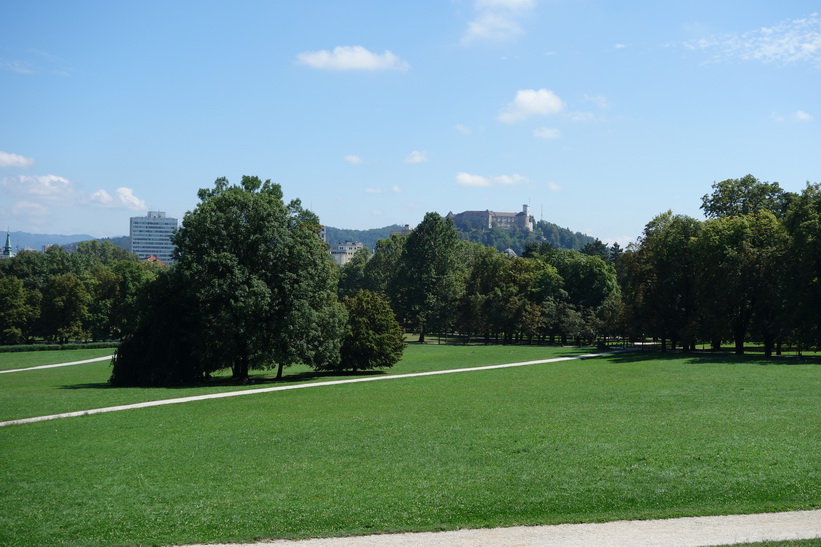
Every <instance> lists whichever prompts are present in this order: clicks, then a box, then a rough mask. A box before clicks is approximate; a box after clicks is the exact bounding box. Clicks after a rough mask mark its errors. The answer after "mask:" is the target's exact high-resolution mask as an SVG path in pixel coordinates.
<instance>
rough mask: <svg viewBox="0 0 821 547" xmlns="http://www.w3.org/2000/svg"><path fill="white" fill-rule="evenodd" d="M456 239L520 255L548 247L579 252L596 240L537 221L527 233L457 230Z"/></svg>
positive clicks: (480, 229)
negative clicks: (457, 235) (542, 245)
mask: <svg viewBox="0 0 821 547" xmlns="http://www.w3.org/2000/svg"><path fill="white" fill-rule="evenodd" d="M456 229H457V231H458V232H459V238H460V239H462V240H464V241H471V242H474V243H481V244H482V245H485V246H488V247H494V248H495V249H497V250H499V251H504V250H506V249H513V251H514V252H515V253H516V254H517V255H519V256H521V255H522V254H523V253H525V252H526V250H527V249H528V248H532V246H533V245H537V246H538V245H540V244H547V245H550V246H551V247H553V248H556V249H577V250H578V249H581V248H582V247H584V246H585V245H587V244H591V243H594V241H595V239H594V238H592V237H590V236H588V235H585V234H582V233H580V232H572V231H571V230H569V229H568V228H560V227H559V226H557V225H556V224H553V223H551V222H546V221H544V220H540V221H539V222H537V223H536V226H535V227H534V230H533V231H532V232H528V231H525V230H521V229H519V228H513V229H504V228H497V227H493V228H490V229H487V228H481V227H475V228H472V229H471V228H460V227H457V228H456Z"/></svg>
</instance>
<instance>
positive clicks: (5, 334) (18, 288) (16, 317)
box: [0, 276, 40, 344]
mask: <svg viewBox="0 0 821 547" xmlns="http://www.w3.org/2000/svg"><path fill="white" fill-rule="evenodd" d="M38 294H39V293H38ZM39 311H40V308H39V301H37V302H36V303H35V305H32V302H31V297H30V295H29V293H28V291H26V289H25V287H24V286H23V282H22V281H20V280H19V279H17V278H16V277H11V276H4V277H0V344H19V343H21V342H23V341H25V340H26V338H27V337H28V335H29V330H30V325H31V323H32V320H33V319H35V318H36V317H37V316H38V315H39Z"/></svg>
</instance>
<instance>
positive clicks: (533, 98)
mask: <svg viewBox="0 0 821 547" xmlns="http://www.w3.org/2000/svg"><path fill="white" fill-rule="evenodd" d="M563 109H564V102H562V100H561V99H560V98H559V97H558V96H557V95H556V94H555V93H553V92H552V91H550V90H549V89H522V90H520V91H517V92H516V98H515V99H513V102H510V103H508V104H507V105H505V107H504V108H503V109H502V111H501V112H500V113H499V116H498V117H497V119H498V120H499V121H500V122H504V123H516V122H521V121H524V120H526V119H527V118H530V117H531V116H547V115H550V114H558V113H559V112H561V111H562V110H563Z"/></svg>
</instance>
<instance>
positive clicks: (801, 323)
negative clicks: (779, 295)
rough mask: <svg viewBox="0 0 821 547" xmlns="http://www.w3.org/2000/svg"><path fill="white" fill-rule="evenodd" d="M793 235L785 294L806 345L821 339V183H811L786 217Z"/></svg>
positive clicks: (787, 263) (802, 340)
mask: <svg viewBox="0 0 821 547" xmlns="http://www.w3.org/2000/svg"><path fill="white" fill-rule="evenodd" d="M785 223H786V228H787V230H788V232H789V235H790V246H789V252H788V253H787V256H786V260H785V264H786V271H785V276H784V282H785V285H786V291H785V297H786V299H787V302H788V303H789V309H790V310H792V312H791V314H790V315H791V324H792V326H793V329H794V336H795V337H796V338H797V340H798V341H799V342H800V343H802V345H805V346H806V345H810V344H818V343H819V342H821V184H807V187H806V188H805V189H804V190H803V191H802V192H801V195H800V196H798V197H797V198H796V200H795V202H794V203H793V205H792V207H791V208H790V211H789V214H788V215H787V218H786V220H785Z"/></svg>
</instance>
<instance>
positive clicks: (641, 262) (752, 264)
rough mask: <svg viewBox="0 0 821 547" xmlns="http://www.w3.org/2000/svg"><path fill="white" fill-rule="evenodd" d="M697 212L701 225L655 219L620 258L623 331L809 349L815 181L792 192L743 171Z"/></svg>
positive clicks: (820, 226)
mask: <svg viewBox="0 0 821 547" xmlns="http://www.w3.org/2000/svg"><path fill="white" fill-rule="evenodd" d="M702 209H703V211H704V213H705V216H706V217H707V220H706V221H699V220H696V219H694V218H690V217H687V216H683V215H674V214H673V213H672V212H667V213H664V214H661V215H659V216H657V217H656V218H654V219H653V220H651V221H650V222H649V223H648V224H647V226H646V228H645V230H644V234H643V235H642V237H641V239H640V240H639V242H638V243H637V244H635V245H633V246H631V248H630V249H629V250H628V251H627V252H625V253H624V254H623V255H622V257H621V258H620V259H619V262H618V263H617V269H618V271H619V276H620V282H621V286H622V291H623V301H624V303H625V305H624V313H625V315H624V321H625V324H626V325H628V326H629V329H630V332H631V333H632V334H633V335H634V336H637V335H649V336H653V337H656V338H659V339H661V340H662V342H663V343H664V342H665V341H668V340H669V344H670V347H672V348H675V347H683V348H685V349H688V348H694V347H695V346H696V344H697V343H698V342H700V341H701V342H707V343H709V344H710V345H711V346H712V347H713V348H718V347H719V346H720V345H721V343H722V342H724V341H732V342H733V343H734V346H735V351H736V353H743V351H744V344H745V342H747V341H750V340H754V341H756V342H760V343H762V344H763V346H764V352H765V354H766V355H771V354H772V353H773V351H776V352H777V351H778V350H779V349H780V348H781V346H782V345H783V344H785V343H788V344H790V345H793V346H797V347H799V348H809V347H817V346H818V343H819V341H821V336H819V335H820V334H821V333H819V326H820V325H821V281H819V279H821V185H819V184H809V183H808V184H807V186H806V188H805V189H804V190H803V191H802V192H801V193H800V194H795V193H790V192H785V191H784V190H782V189H781V187H780V186H779V185H778V183H768V182H762V181H759V180H758V179H756V178H755V177H753V176H752V175H747V176H746V177H744V178H741V179H729V180H725V181H722V182H718V183H715V184H714V185H713V192H712V194H708V195H705V196H704V197H703V198H702Z"/></svg>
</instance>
